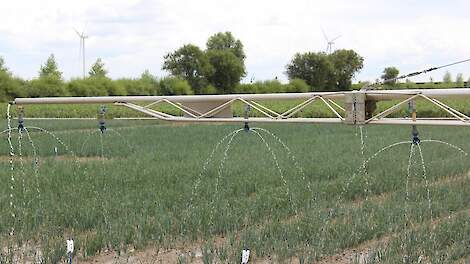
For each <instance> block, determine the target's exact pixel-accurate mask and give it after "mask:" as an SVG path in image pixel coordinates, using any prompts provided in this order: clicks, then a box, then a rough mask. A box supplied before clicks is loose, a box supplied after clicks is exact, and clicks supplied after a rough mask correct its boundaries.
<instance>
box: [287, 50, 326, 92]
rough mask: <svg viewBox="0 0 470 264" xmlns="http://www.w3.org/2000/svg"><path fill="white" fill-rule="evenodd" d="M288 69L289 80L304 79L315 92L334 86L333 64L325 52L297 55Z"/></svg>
mask: <svg viewBox="0 0 470 264" xmlns="http://www.w3.org/2000/svg"><path fill="white" fill-rule="evenodd" d="M286 68H287V71H286V73H287V76H288V77H289V79H303V80H305V82H306V83H307V84H308V85H309V86H310V87H311V88H312V90H314V91H321V90H328V89H331V88H332V86H333V85H334V82H333V81H332V78H333V64H332V63H331V61H330V60H329V58H328V55H327V54H326V53H324V52H318V53H314V52H307V53H302V54H301V53H296V54H295V55H294V58H293V59H292V61H291V62H290V63H289V64H288V65H287V66H286Z"/></svg>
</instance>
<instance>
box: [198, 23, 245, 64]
mask: <svg viewBox="0 0 470 264" xmlns="http://www.w3.org/2000/svg"><path fill="white" fill-rule="evenodd" d="M206 47H207V50H227V49H228V50H230V51H231V52H232V53H233V54H234V55H235V56H237V58H239V59H240V60H241V61H242V62H243V63H244V61H245V58H246V56H245V52H244V51H243V44H242V42H241V41H240V40H237V39H235V37H234V36H233V35H232V33H231V32H228V31H227V32H224V33H222V32H219V33H217V34H215V35H212V36H211V37H210V38H209V39H208V40H207V44H206Z"/></svg>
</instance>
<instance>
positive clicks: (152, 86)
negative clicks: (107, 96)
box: [116, 78, 160, 95]
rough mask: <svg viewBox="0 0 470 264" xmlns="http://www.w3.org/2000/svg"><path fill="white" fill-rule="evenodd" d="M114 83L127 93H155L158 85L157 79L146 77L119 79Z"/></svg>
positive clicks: (158, 88)
mask: <svg viewBox="0 0 470 264" xmlns="http://www.w3.org/2000/svg"><path fill="white" fill-rule="evenodd" d="M116 83H118V84H119V86H121V87H122V88H123V89H124V91H126V94H127V95H157V94H158V93H159V90H160V87H159V83H158V81H156V80H155V81H153V80H147V79H127V78H123V79H119V80H117V81H116Z"/></svg>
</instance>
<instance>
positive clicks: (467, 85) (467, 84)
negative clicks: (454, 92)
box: [465, 77, 470, 88]
mask: <svg viewBox="0 0 470 264" xmlns="http://www.w3.org/2000/svg"><path fill="white" fill-rule="evenodd" d="M465 87H467V88H468V87H470V77H469V78H468V79H467V83H466V84H465Z"/></svg>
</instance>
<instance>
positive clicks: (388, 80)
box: [380, 67, 400, 85]
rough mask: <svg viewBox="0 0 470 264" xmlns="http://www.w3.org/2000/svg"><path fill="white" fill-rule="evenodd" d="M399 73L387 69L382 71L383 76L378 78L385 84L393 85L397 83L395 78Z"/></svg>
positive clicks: (395, 69)
mask: <svg viewBox="0 0 470 264" xmlns="http://www.w3.org/2000/svg"><path fill="white" fill-rule="evenodd" d="M399 73H400V71H399V70H398V69H397V68H395V67H387V68H385V69H384V70H383V74H382V76H380V78H382V80H383V81H384V83H385V84H389V85H394V84H396V83H397V80H395V78H397V77H398V74H399Z"/></svg>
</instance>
